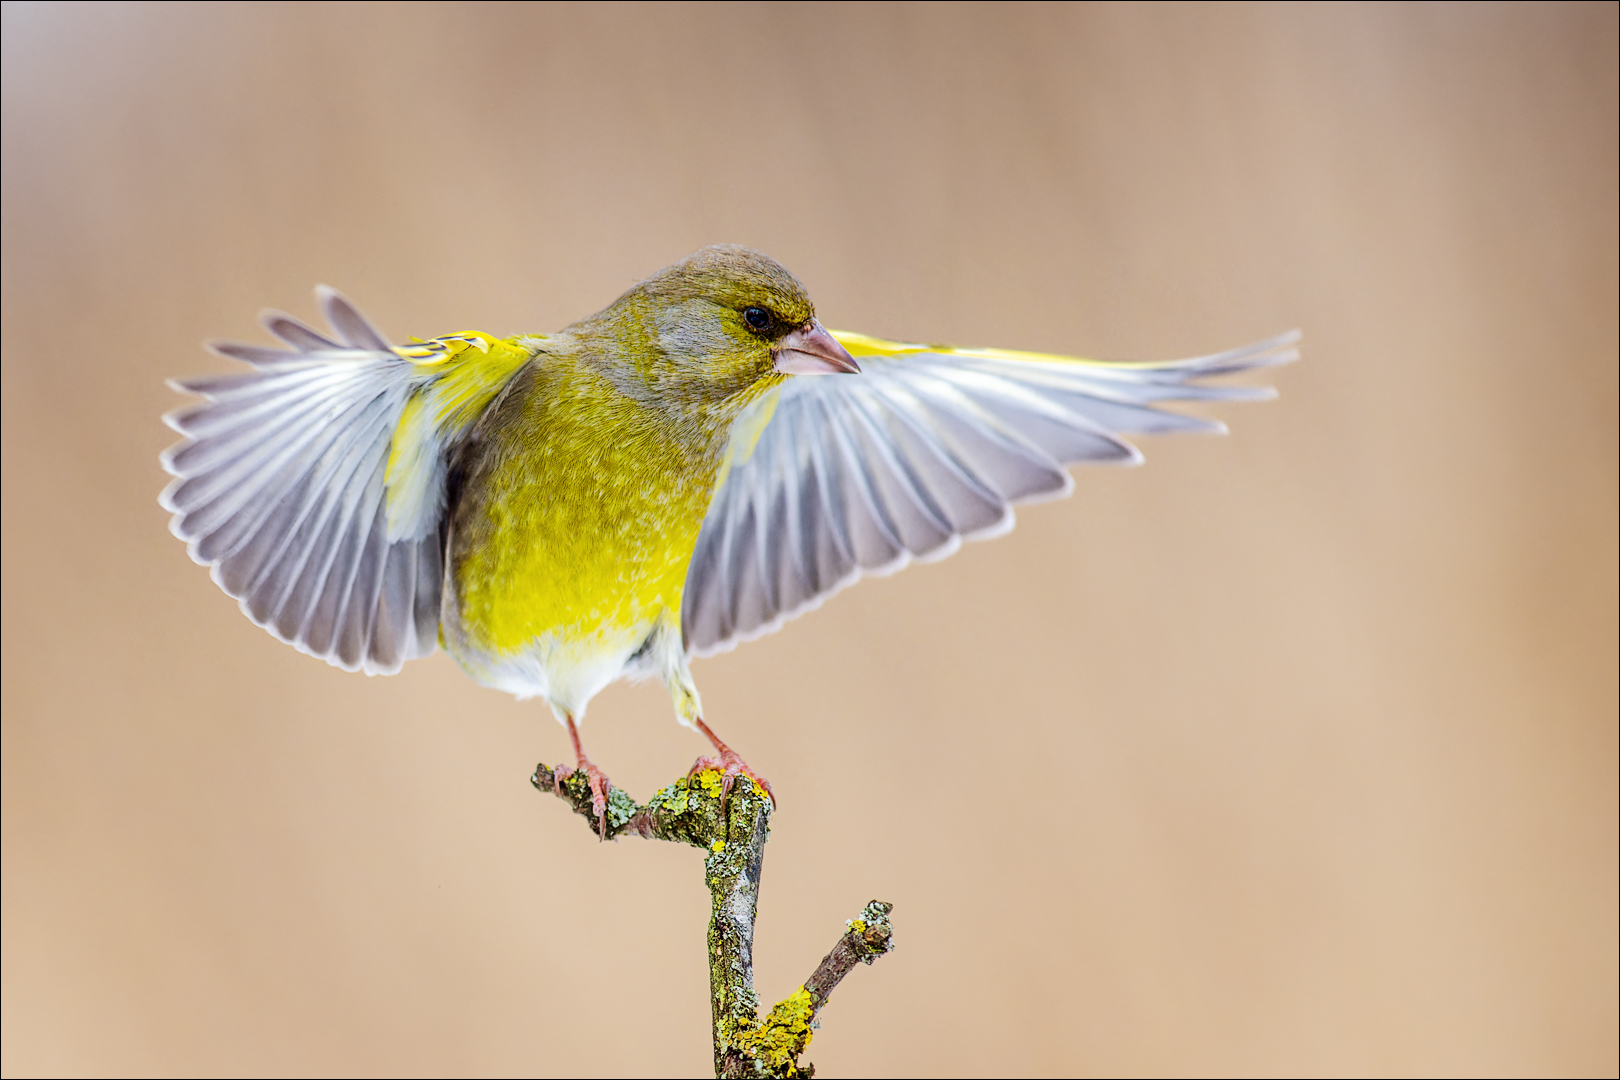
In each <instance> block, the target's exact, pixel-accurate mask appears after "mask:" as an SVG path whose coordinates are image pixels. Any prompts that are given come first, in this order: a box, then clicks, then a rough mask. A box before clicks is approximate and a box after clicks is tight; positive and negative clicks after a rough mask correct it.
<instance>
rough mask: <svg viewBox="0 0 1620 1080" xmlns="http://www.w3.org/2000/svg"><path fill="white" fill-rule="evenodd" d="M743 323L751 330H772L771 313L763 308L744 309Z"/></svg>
mask: <svg viewBox="0 0 1620 1080" xmlns="http://www.w3.org/2000/svg"><path fill="white" fill-rule="evenodd" d="M743 321H744V322H746V323H747V324H748V328H749V329H750V330H769V329H770V328H771V313H770V312H768V311H766V310H765V309H764V308H762V307H751V308H744V309H743Z"/></svg>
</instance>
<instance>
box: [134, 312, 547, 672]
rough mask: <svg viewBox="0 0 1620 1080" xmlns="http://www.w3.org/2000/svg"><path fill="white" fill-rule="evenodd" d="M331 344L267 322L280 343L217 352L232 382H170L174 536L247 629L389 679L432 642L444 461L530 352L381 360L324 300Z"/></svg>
mask: <svg viewBox="0 0 1620 1080" xmlns="http://www.w3.org/2000/svg"><path fill="white" fill-rule="evenodd" d="M317 295H318V296H319V297H320V300H321V305H322V307H323V308H324V310H325V313H326V318H327V321H328V322H330V323H331V325H332V329H333V331H334V333H335V336H336V337H337V339H338V340H333V339H332V338H329V337H327V336H325V335H323V334H320V333H317V332H316V331H314V330H312V329H310V328H309V327H308V326H305V325H304V324H302V323H300V322H298V321H297V320H296V319H293V318H291V317H290V316H287V315H281V314H278V313H269V314H267V315H266V317H265V325H266V327H267V328H268V329H269V330H270V332H271V333H273V334H275V335H276V336H277V337H278V338H280V339H281V340H282V341H284V342H286V343H287V345H288V346H290V348H286V349H280V348H265V347H262V346H256V345H235V344H218V345H214V346H212V348H213V349H214V351H215V352H218V353H220V354H221V355H223V356H228V357H231V358H233V359H236V360H243V361H246V362H247V363H249V364H251V365H252V366H253V368H254V369H255V370H253V371H251V372H247V373H244V374H240V375H224V376H209V377H205V378H199V379H186V380H183V381H179V382H175V383H173V384H172V385H173V386H174V388H175V389H176V390H179V391H181V392H182V393H187V394H195V395H197V396H198V397H201V398H203V399H205V401H204V404H201V405H196V406H192V407H190V408H186V409H181V410H179V411H177V412H174V413H171V414H170V415H168V416H166V417H165V418H164V419H165V421H166V422H167V423H168V424H169V426H170V427H172V428H174V429H175V430H176V431H178V432H179V433H180V434H181V435H183V436H185V439H184V441H182V442H180V443H178V444H176V445H175V446H173V447H170V448H169V449H168V450H167V451H166V452H165V453H164V454H163V458H162V461H163V467H164V468H165V469H166V470H168V471H169V472H170V473H171V474H172V475H173V476H174V477H175V479H174V481H173V482H172V483H171V484H170V485H169V486H168V487H167V488H166V489H165V490H164V492H163V495H162V498H161V500H160V501H161V502H162V504H163V506H164V508H165V509H168V510H170V511H173V513H174V518H173V520H172V521H171V523H170V529H171V531H172V532H173V533H174V534H175V535H176V536H178V537H180V538H181V539H182V540H185V541H186V542H187V550H188V551H189V552H190V554H191V557H192V558H193V559H195V560H196V561H197V562H199V563H202V564H203V565H205V566H208V567H209V568H210V570H211V574H212V577H213V579H214V581H215V582H216V583H217V584H218V585H219V587H220V588H222V589H224V590H225V592H227V593H229V594H230V595H231V596H233V597H235V598H236V599H237V600H239V601H241V606H242V611H243V613H244V614H246V615H247V616H248V618H250V619H252V620H253V621H254V622H255V623H257V624H258V625H260V626H262V627H264V628H265V629H266V630H268V631H270V632H271V633H272V634H274V635H275V636H276V637H278V638H280V639H281V640H282V641H285V642H287V643H289V644H291V645H293V646H295V647H296V648H298V649H299V650H300V651H301V652H306V653H309V654H310V655H312V656H318V657H320V658H321V659H323V660H325V661H327V662H328V663H330V664H334V665H336V666H338V667H342V668H345V669H347V670H350V671H353V670H355V669H357V668H358V669H363V670H365V671H366V673H367V674H391V673H393V672H395V671H398V670H399V668H400V665H401V664H402V663H403V662H404V661H406V660H410V659H413V658H415V657H418V656H425V655H427V654H428V653H430V652H432V651H433V649H434V648H435V647H436V646H437V644H438V638H439V600H440V590H441V587H442V579H443V550H442V544H443V537H442V534H441V529H440V525H441V522H442V519H443V516H444V510H445V506H444V501H445V487H446V457H447V454H448V452H449V450H450V448H451V447H453V446H454V444H455V443H456V442H457V441H458V440H459V439H460V438H461V437H462V436H463V435H465V433H466V432H467V431H468V430H469V429H470V428H471V426H472V424H473V422H474V421H475V420H476V419H477V418H478V416H479V415H480V414H481V413H482V412H483V410H484V409H485V408H486V407H487V406H488V405H489V404H490V402H491V401H493V400H494V399H495V397H496V395H497V394H499V392H500V391H501V389H502V388H503V387H505V386H506V385H507V383H508V382H509V381H510V380H511V377H512V376H513V375H514V374H515V373H516V372H517V370H518V369H519V368H520V367H522V365H523V364H524V362H526V361H527V360H528V358H529V356H530V351H529V350H528V349H527V348H525V347H523V346H521V345H519V344H514V343H513V342H509V341H502V340H499V339H496V338H493V337H491V336H489V335H488V334H479V333H468V334H455V335H451V336H449V337H444V338H435V339H434V340H432V341H427V342H420V343H417V344H413V345H406V346H400V347H395V346H393V345H390V344H389V343H388V341H387V339H386V338H384V337H383V336H382V335H381V334H380V333H378V332H377V330H376V329H375V328H373V327H372V326H371V324H370V323H369V322H367V321H366V319H365V317H364V316H362V315H361V314H360V313H359V311H357V310H356V309H355V308H354V306H353V305H352V304H350V303H349V302H348V301H347V300H345V299H344V298H343V297H342V296H341V295H339V294H338V293H337V292H336V291H334V290H332V289H328V288H326V287H324V286H323V287H322V288H321V289H319V290H317Z"/></svg>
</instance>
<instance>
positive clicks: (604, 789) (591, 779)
mask: <svg viewBox="0 0 1620 1080" xmlns="http://www.w3.org/2000/svg"><path fill="white" fill-rule="evenodd" d="M563 723H564V724H565V725H567V727H568V737H569V738H570V739H572V740H573V742H574V758H575V759H576V760H577V761H578V762H579V764H578V766H577V767H576V768H574V769H570V770H568V771H567V772H564V771H563V770H562V769H558V770H557V779H558V780H559V781H561V780H562V778H563V777H564V776H567V775H570V774H571V773H574V772H583V773H584V774H585V782H586V783H587V784H589V785H590V787H591V809H592V810H593V811H595V812H596V820H597V823H598V824H597V828H598V831H599V832H600V833H601V835H602V839H604V840H606V839H607V827H608V818H607V797H608V792H610V791H612V790H613V783H612V781H610V780H609V779H608V778H607V773H605V772H603V771H602V770H601V769H598V768H597V767H596V766H595V765H593V764H591V759H590V758H588V757H586V756H585V747H584V746H583V745H581V744H580V741H579V727H578V725H576V724H575V723H574V718H573V717H572V716H566V715H565V716H564V717H563ZM711 738H712V736H711Z"/></svg>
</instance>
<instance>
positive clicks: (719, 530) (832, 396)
mask: <svg viewBox="0 0 1620 1080" xmlns="http://www.w3.org/2000/svg"><path fill="white" fill-rule="evenodd" d="M1298 340H1299V335H1298V334H1297V333H1291V334H1285V335H1282V336H1281V337H1277V338H1273V339H1271V340H1269V341H1262V342H1258V343H1256V344H1254V345H1248V346H1244V347H1243V348H1240V349H1234V350H1232V351H1230V352H1225V353H1220V354H1217V355H1215V356H1206V357H1198V358H1195V359H1191V360H1178V361H1170V362H1167V363H1162V364H1089V363H1077V362H1072V361H1064V360H1058V359H1053V360H1044V359H1040V358H1025V357H1021V356H1019V357H1014V356H1008V355H1006V354H996V353H990V352H986V353H983V354H979V353H974V352H972V351H967V350H951V351H939V352H931V351H921V350H919V351H913V352H908V353H904V354H901V355H897V356H871V357H865V358H863V359H862V360H861V364H862V366H863V369H864V372H863V374H861V375H853V376H846V375H829V376H808V377H797V378H791V379H789V380H788V381H787V383H786V384H784V385H783V386H782V387H781V389H780V390H778V391H777V397H776V400H775V412H774V413H773V414H772V415H771V417H770V419H769V421H768V422H767V423H766V424H765V426H764V429H763V431H762V432H761V433H760V434H759V436H758V441H757V442H756V443H755V444H754V445H753V446H752V448H748V447H746V446H742V447H740V448H735V449H734V450H733V451H732V456H731V460H730V464H729V469H728V471H727V473H726V475H725V478H724V480H723V482H722V483H721V484H720V486H719V488H718V489H717V490H716V491H715V494H714V498H713V501H712V502H711V504H710V506H709V510H708V512H707V514H706V515H705V517H704V521H703V527H702V529H701V530H700V532H699V534H698V540H697V547H696V550H695V551H694V552H693V555H692V562H691V566H690V569H689V570H688V572H687V579H686V589H685V597H684V600H683V602H682V610H681V622H682V631H683V634H684V636H685V640H686V646H687V648H688V650H690V651H692V652H694V653H696V654H698V655H710V654H713V653H716V652H723V651H725V650H727V649H730V648H733V647H735V646H736V644H737V643H738V642H740V641H745V640H748V639H750V638H753V637H758V636H759V635H761V634H765V633H769V632H770V631H772V630H774V629H776V628H777V627H779V626H780V625H781V624H782V623H783V622H784V621H786V620H787V619H790V618H793V617H794V616H796V615H798V614H800V613H802V612H804V611H808V610H810V609H812V608H814V607H816V606H817V605H819V604H820V603H821V602H822V601H823V600H824V599H826V597H828V596H830V595H831V594H832V593H834V592H836V591H838V590H839V589H841V588H843V587H845V586H847V585H849V584H851V583H853V582H854V581H855V580H856V579H858V578H859V577H860V576H861V575H862V574H888V573H893V572H894V571H896V570H898V569H900V568H901V567H903V566H905V565H907V564H908V563H910V562H911V561H913V560H932V559H938V558H943V557H945V556H946V555H949V554H950V553H951V552H953V551H955V550H956V549H957V548H958V547H959V546H960V544H961V542H962V540H963V539H978V538H982V537H988V536H994V535H998V534H999V533H1002V532H1005V531H1007V530H1008V529H1010V528H1012V524H1013V512H1012V504H1013V503H1015V502H1025V501H1029V500H1034V499H1042V498H1053V497H1057V496H1061V495H1065V494H1067V493H1068V492H1069V491H1070V490H1071V489H1072V487H1073V481H1072V480H1071V479H1070V477H1069V474H1068V472H1067V471H1066V469H1065V466H1067V465H1072V464H1078V463H1094V464H1120V465H1132V464H1136V463H1138V462H1140V461H1141V460H1142V457H1141V455H1140V454H1139V453H1138V452H1137V450H1136V448H1135V447H1133V446H1131V445H1130V443H1128V442H1126V441H1125V440H1124V439H1123V438H1121V436H1123V435H1136V434H1158V433H1161V432H1171V431H1198V432H1222V431H1224V430H1225V428H1224V426H1223V425H1221V424H1220V423H1218V422H1215V421H1211V420H1204V419H1200V418H1197V417H1192V416H1186V415H1184V414H1180V413H1174V412H1169V411H1166V410H1163V409H1160V408H1156V407H1155V405H1156V403H1158V402H1162V401H1174V400H1183V401H1185V400H1200V401H1203V400H1255V399H1262V398H1267V397H1271V396H1273V391H1271V390H1270V389H1268V388H1264V387H1235V386H1210V385H1206V384H1202V383H1199V382H1197V381H1196V380H1199V379H1203V378H1208V377H1211V376H1219V375H1228V374H1233V373H1236V372H1241V371H1247V370H1250V369H1253V368H1260V367H1267V366H1271V365H1274V364H1283V363H1287V362H1289V361H1290V360H1293V359H1296V358H1297V356H1298V351H1297V350H1296V349H1295V348H1294V346H1295V344H1296V343H1297V342H1298ZM756 407H763V406H756ZM747 422H748V418H747V417H746V416H745V417H744V418H743V419H741V420H739V421H738V424H739V427H738V430H739V431H741V430H743V427H744V425H745V424H746V423H747Z"/></svg>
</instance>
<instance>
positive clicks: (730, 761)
mask: <svg viewBox="0 0 1620 1080" xmlns="http://www.w3.org/2000/svg"><path fill="white" fill-rule="evenodd" d="M692 722H693V723H694V724H696V725H697V729H698V730H699V731H701V732H703V734H704V735H706V736H708V739H709V741H710V742H712V743H713V744H714V749H715V751H716V752H717V753H718V754H719V755H720V756H719V757H700V758H698V759H697V761H695V762H693V763H692V771H691V772H689V773H687V774H686V775H687V776H689V777H690V776H696V775H697V774H698V773H700V772H702V771H703V770H705V769H719V770H720V805H721V807H722V808H723V807H724V806H725V804H726V799H727V798H728V797H729V796H730V795H731V785H732V784H733V783H734V782H736V779H737V777H739V776H746V777H748V779H750V780H752V781H753V782H754V783H756V784H758V785H759V786H760V787H761V788H763V789H764V790H765V794H766V795H768V796H769V797H770V800H771V806H772V808H775V806H776V793H775V792H773V791H772V790H771V785H770V783H769V782H768V781H766V779H765V778H764V777H762V776H760V775H759V774H758V773H756V772H755V771H754V770H753V769H750V768H749V767H748V762H746V761H744V760H743V759H742V757H741V756H740V755H739V754H738V753H737V751H735V750H733V749H732V748H731V747H729V746H727V745H726V744H725V743H723V742H721V741H720V736H718V735H716V734H715V733H714V732H713V731H711V730H710V729H709V725H708V724H705V723H704V722H703V718H702V717H701V716H694V717H693V718H692Z"/></svg>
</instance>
